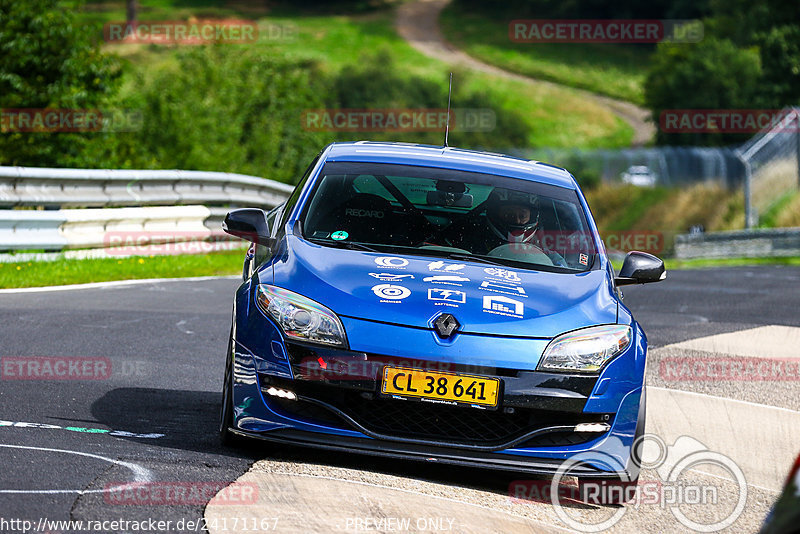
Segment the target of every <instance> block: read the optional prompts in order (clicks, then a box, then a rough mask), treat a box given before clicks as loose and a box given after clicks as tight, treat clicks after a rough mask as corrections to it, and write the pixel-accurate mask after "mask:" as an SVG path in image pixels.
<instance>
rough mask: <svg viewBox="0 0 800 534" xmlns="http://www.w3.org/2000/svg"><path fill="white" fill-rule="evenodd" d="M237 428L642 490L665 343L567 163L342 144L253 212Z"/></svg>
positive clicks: (648, 278) (234, 399) (638, 259)
mask: <svg viewBox="0 0 800 534" xmlns="http://www.w3.org/2000/svg"><path fill="white" fill-rule="evenodd" d="M223 228H224V229H225V231H226V232H228V233H230V234H232V235H234V236H238V237H242V238H244V239H246V240H248V241H251V242H252V246H251V247H250V249H249V250H248V253H247V255H246V258H245V264H244V273H243V283H242V284H241V286H239V288H238V290H237V291H236V295H235V299H234V306H233V321H232V322H233V324H232V327H231V336H230V344H229V347H228V353H227V365H226V371H225V379H224V388H223V399H222V409H221V423H220V434H221V437H222V440H223V442H224V443H231V442H232V441H235V440H238V439H239V438H242V437H250V438H259V439H263V440H269V441H274V442H282V443H285V444H293V445H303V446H313V447H319V448H324V449H329V450H338V451H347V452H354V453H364V454H370V455H381V456H387V457H395V458H407V459H416V460H422V461H429V462H438V463H447V464H457V465H468V466H479V467H487V468H492V469H500V470H509V471H515V472H524V473H537V474H553V473H556V472H557V471H558V469H559V466H561V465H562V464H563V463H564V462H565V461H566V460H570V459H575V458H581V461H580V462H578V463H576V465H574V466H572V473H571V474H572V475H573V476H578V477H579V478H581V479H584V478H585V479H595V480H597V479H609V480H618V479H622V480H624V481H635V480H636V479H637V477H638V473H639V470H638V467H637V462H636V461H635V460H636V458H635V457H636V454H634V453H635V450H636V448H635V447H634V443H635V441H636V439H637V437H638V436H640V435H642V434H643V432H644V413H645V389H644V373H645V359H646V352H647V339H646V337H645V335H644V332H643V331H642V329H641V327H640V326H639V324H638V323H637V322H636V321H635V320H634V318H633V316H632V315H631V312H630V310H628V309H627V308H626V307H625V306H624V305H623V303H622V295H621V293H620V290H619V289H618V288H619V286H622V285H625V284H633V283H646V282H655V281H658V280H662V279H664V277H665V274H666V273H665V270H664V264H663V262H662V261H661V260H659V259H658V258H656V257H654V256H651V255H649V254H645V253H642V252H631V253H629V254H628V256H627V257H626V258H625V262H624V265H623V267H622V269H621V271H620V273H619V275H615V274H614V270H613V268H612V266H611V262H610V261H609V259H608V257H607V255H606V253H605V249H604V248H603V244H602V241H601V239H600V237H599V235H598V232H597V228H596V226H595V223H594V221H593V220H592V216H591V213H590V211H589V207H588V206H587V204H586V200H585V199H584V196H583V194H582V193H581V190H580V188H579V187H578V185H577V183H576V181H575V179H574V178H573V177H572V175H571V174H570V173H569V172H567V171H566V170H564V169H561V168H558V167H555V166H552V165H548V164H545V163H539V162H535V161H528V160H523V159H518V158H512V157H508V156H503V155H498V154H489V153H484V152H475V151H469V150H462V149H457V148H450V147H435V146H425V145H411V144H401V143H373V142H363V141H362V142H356V143H334V144H331V145H329V146H327V147H326V148H325V149H324V150H323V151H322V152H321V153H320V154H319V155H318V156H317V157H316V159H314V161H313V162H312V163H311V164H310V165H309V167H308V169H307V170H306V172H305V174H304V176H303V177H302V178H301V180H300V182H299V184H298V185H297V187H296V188H295V190H294V192H293V193H292V194H291V196H290V197H289V198H288V200H286V202H285V203H284V204H282V205H281V206H279V207H277V208H275V209H273V210H272V211H270V212H269V213H266V212H264V211H263V210H258V209H249V208H245V209H238V210H234V211H231V212H230V213H228V215H227V216H226V219H225V222H224V224H223Z"/></svg>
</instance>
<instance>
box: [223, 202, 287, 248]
mask: <svg viewBox="0 0 800 534" xmlns="http://www.w3.org/2000/svg"><path fill="white" fill-rule="evenodd" d="M222 229H223V230H224V231H225V232H227V233H229V234H231V235H235V236H236V237H241V238H242V239H246V240H247V241H252V242H253V243H257V244H259V245H264V246H267V247H270V248H271V247H272V246H273V245H275V239H274V238H272V237H270V236H269V233H270V232H269V225H268V224H267V214H266V213H264V210H260V209H258V208H242V209H238V210H233V211H231V212H228V214H227V215H226V216H225V220H224V221H222Z"/></svg>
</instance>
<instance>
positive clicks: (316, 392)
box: [269, 383, 610, 447]
mask: <svg viewBox="0 0 800 534" xmlns="http://www.w3.org/2000/svg"><path fill="white" fill-rule="evenodd" d="M294 390H295V391H296V393H297V394H298V395H299V396H300V400H297V401H288V400H285V399H277V398H274V397H273V398H269V400H270V402H271V404H273V405H277V406H279V407H280V410H281V412H282V413H284V414H286V415H288V416H290V417H295V418H300V419H303V420H306V421H309V422H315V423H323V424H333V423H336V425H335V426H337V427H339V428H350V429H356V430H361V428H358V427H362V428H363V429H366V430H367V431H368V432H369V433H371V434H373V435H375V436H379V437H384V438H387V439H392V438H400V439H410V440H417V441H426V442H436V443H437V444H441V445H468V446H482V447H500V446H502V445H503V444H507V443H509V442H512V441H514V440H516V439H518V438H520V437H522V436H524V435H526V434H529V433H530V432H533V431H536V430H540V429H544V428H547V427H554V426H569V425H575V424H577V423H586V422H600V421H608V419H607V418H609V417H610V416H608V415H606V414H585V413H566V412H549V411H545V410H530V409H519V408H518V409H516V410H514V412H513V413H505V412H503V411H502V410H496V411H492V410H483V409H477V408H471V407H459V406H450V405H442V404H433V403H428V402H424V401H413V400H400V399H391V398H385V397H379V396H375V395H372V394H369V393H364V392H358V391H348V390H343V389H338V388H331V387H325V386H320V385H310V384H297V383H295V384H294ZM315 401H317V402H315ZM331 408H333V409H331ZM341 414H345V415H346V416H347V417H342V415H341ZM348 418H349V419H351V420H352V421H348ZM353 422H354V423H355V425H354V424H353ZM597 436H598V435H597V434H587V433H575V432H569V431H568V432H564V431H560V432H554V433H546V434H541V435H539V436H534V437H532V438H531V439H529V440H526V441H525V442H524V443H522V444H520V446H527V447H534V446H538V447H554V446H559V445H561V446H563V445H573V444H577V443H581V442H585V441H589V440H591V439H594V438H595V437H597Z"/></svg>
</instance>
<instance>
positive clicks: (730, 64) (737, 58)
mask: <svg viewBox="0 0 800 534" xmlns="http://www.w3.org/2000/svg"><path fill="white" fill-rule="evenodd" d="M760 83H761V61H760V59H759V54H758V51H757V50H756V49H741V48H737V47H736V45H734V44H733V42H731V41H730V40H727V39H716V38H713V37H708V36H707V37H706V38H705V39H704V40H703V41H702V42H700V43H694V44H666V43H662V44H659V45H658V48H657V49H656V53H655V54H654V55H653V60H652V64H651V67H650V71H649V73H648V76H647V79H646V80H645V85H644V91H645V103H646V104H647V107H648V108H650V110H652V113H653V120H654V121H655V122H656V124H658V123H659V118H660V116H661V112H662V111H664V110H670V109H715V110H724V109H747V108H753V107H754V106H755V105H757V104H758V96H757V95H758V91H759V86H760ZM745 137H747V136H745ZM742 139H743V138H742V136H741V135H733V134H727V135H726V134H716V133H679V134H675V133H665V132H664V131H662V130H661V129H659V130H658V132H657V134H656V141H657V142H658V143H661V144H701V145H708V144H710V145H719V144H727V143H732V142H739V141H741V140H742Z"/></svg>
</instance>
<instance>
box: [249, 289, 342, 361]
mask: <svg viewBox="0 0 800 534" xmlns="http://www.w3.org/2000/svg"><path fill="white" fill-rule="evenodd" d="M256 300H257V301H258V305H259V306H260V307H261V309H262V310H263V311H264V313H266V314H267V315H269V316H270V317H272V318H273V319H275V322H276V323H278V326H280V327H281V329H282V330H283V333H284V334H286V335H287V336H289V337H291V338H294V339H299V340H302V341H309V342H311V343H323V344H325V345H339V346H344V345H346V341H345V335H344V327H343V326H342V322H341V321H340V320H339V318H338V317H336V314H334V313H333V312H332V311H331V310H329V309H328V308H326V307H325V306H323V305H322V304H319V303H318V302H314V301H313V300H311V299H309V298H306V297H304V296H302V295H298V294H297V293H294V292H292V291H288V290H286V289H283V288H280V287H274V286H268V285H259V286H258V293H257V297H256Z"/></svg>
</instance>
